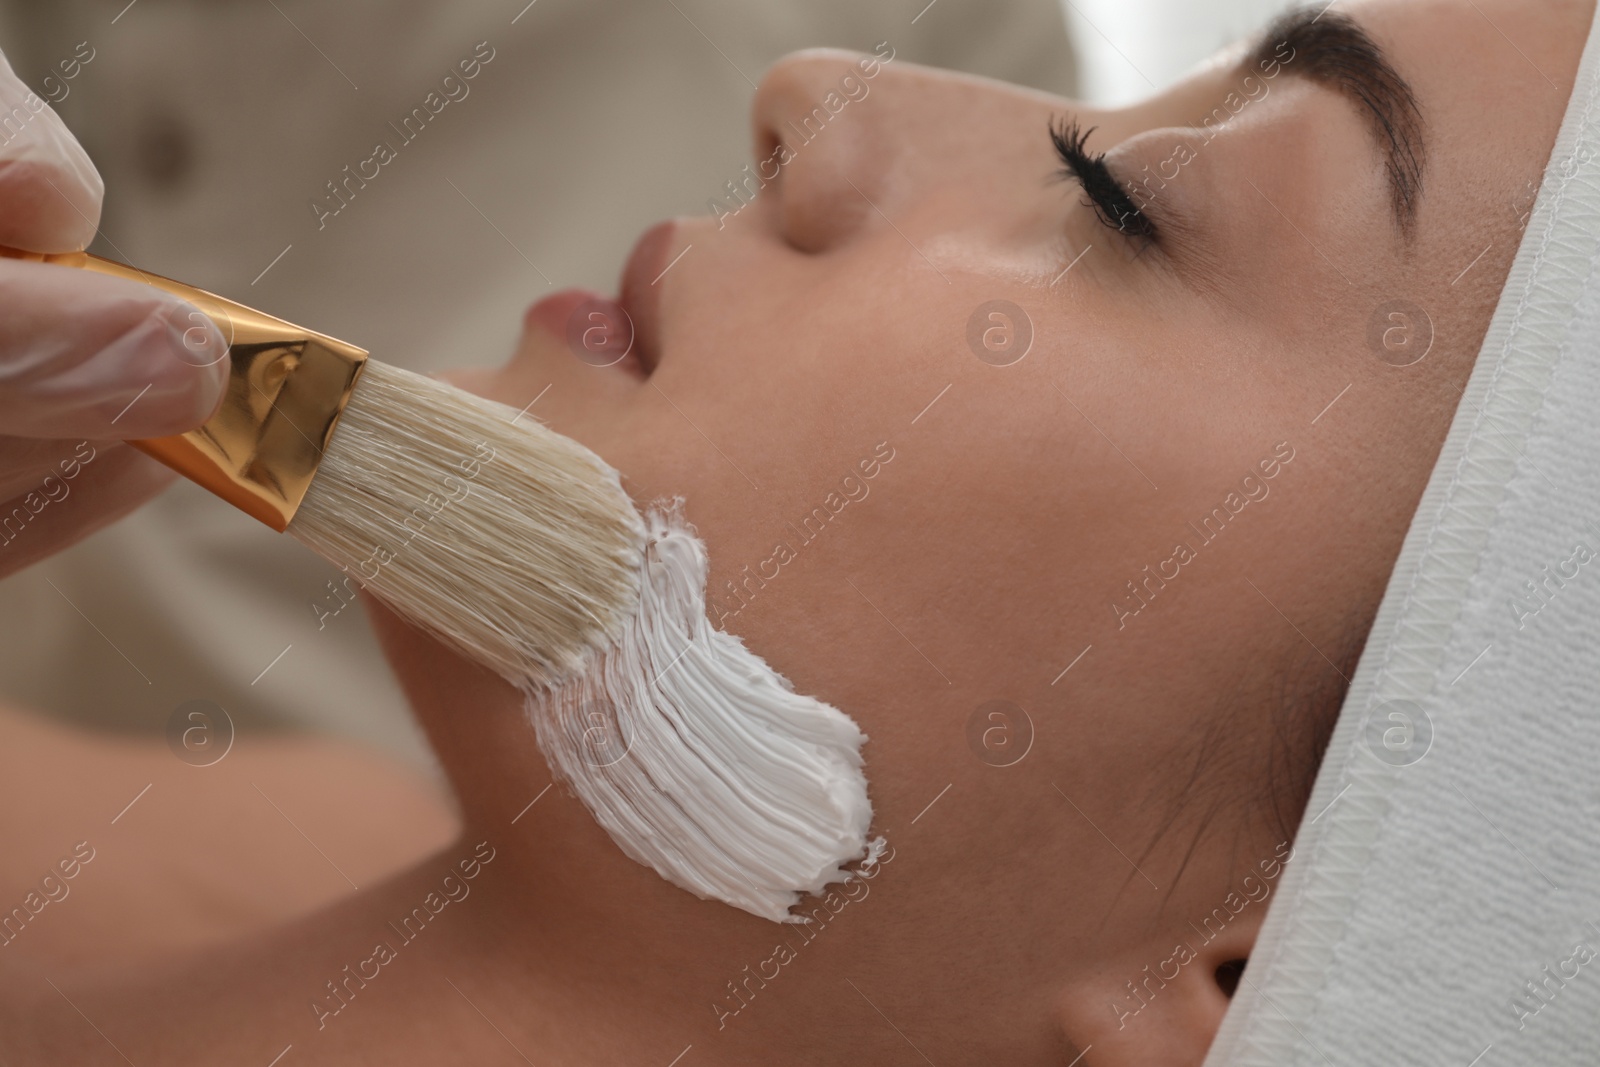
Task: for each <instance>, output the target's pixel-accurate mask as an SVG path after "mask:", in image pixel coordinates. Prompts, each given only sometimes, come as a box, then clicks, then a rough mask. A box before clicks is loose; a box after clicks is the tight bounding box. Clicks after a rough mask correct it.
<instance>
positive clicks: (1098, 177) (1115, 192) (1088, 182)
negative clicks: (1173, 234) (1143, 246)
mask: <svg viewBox="0 0 1600 1067" xmlns="http://www.w3.org/2000/svg"><path fill="white" fill-rule="evenodd" d="M1096 128H1097V127H1093V126H1091V127H1090V128H1089V129H1087V130H1085V129H1083V128H1081V127H1080V126H1079V125H1078V123H1077V121H1076V120H1075V119H1065V118H1063V119H1062V120H1061V124H1060V125H1059V126H1057V125H1056V120H1054V119H1052V120H1051V121H1050V143H1051V144H1053V145H1054V146H1055V149H1056V155H1057V156H1059V157H1060V158H1061V163H1062V168H1061V172H1060V173H1061V176H1062V177H1063V178H1067V179H1069V180H1071V181H1075V182H1077V183H1078V185H1080V186H1081V187H1082V188H1083V191H1084V194H1085V195H1087V196H1088V197H1089V204H1088V206H1089V207H1092V208H1094V213H1095V215H1096V217H1098V218H1099V219H1100V221H1101V222H1102V223H1104V224H1105V225H1106V226H1108V227H1109V228H1111V229H1113V230H1116V231H1117V232H1118V233H1121V234H1125V235H1127V236H1129V237H1144V238H1147V239H1148V240H1151V241H1155V240H1157V239H1158V235H1157V233H1156V225H1155V222H1154V221H1152V220H1151V218H1150V216H1149V215H1147V214H1145V213H1144V211H1143V210H1141V209H1140V207H1139V205H1138V204H1135V203H1134V202H1133V198H1132V197H1130V196H1129V195H1128V191H1127V190H1126V189H1124V188H1123V186H1122V183H1121V182H1119V181H1117V179H1116V178H1115V177H1114V176H1113V175H1112V173H1111V169H1110V168H1109V167H1107V166H1106V162H1105V161H1106V156H1105V153H1104V152H1101V153H1099V154H1098V155H1090V154H1089V153H1088V152H1087V151H1085V150H1084V147H1083V145H1084V142H1085V141H1087V140H1088V139H1089V135H1090V134H1091V133H1093V132H1094V131H1095V129H1096Z"/></svg>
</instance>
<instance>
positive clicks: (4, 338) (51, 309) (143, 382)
mask: <svg viewBox="0 0 1600 1067" xmlns="http://www.w3.org/2000/svg"><path fill="white" fill-rule="evenodd" d="M0 120H3V121H0V244H3V245H9V246H11V247H12V248H16V249H21V250H24V251H30V252H73V251H79V250H81V249H83V248H85V247H87V245H88V244H89V242H90V241H91V240H92V239H93V238H94V235H95V232H96V230H97V228H98V226H99V222H100V202H101V197H102V194H103V193H104V191H105V186H104V184H103V183H102V182H101V180H100V175H99V173H98V172H97V171H96V170H95V168H94V164H93V163H91V162H90V161H89V157H88V156H87V155H86V154H85V153H84V151H83V148H82V147H81V146H80V145H79V144H78V142H77V140H76V139H75V138H74V137H73V136H72V134H71V133H70V132H69V131H68V130H67V128H66V126H65V125H64V124H63V123H62V122H61V120H60V118H58V117H57V116H56V114H55V112H54V111H52V110H51V109H50V106H49V105H48V104H46V103H45V102H44V101H43V100H42V99H41V98H40V97H38V96H37V95H35V94H34V93H33V92H31V91H30V90H29V89H28V87H27V86H26V85H24V84H23V83H22V82H21V81H20V80H19V79H18V78H17V77H16V75H15V74H14V73H12V70H11V66H10V64H9V63H8V62H6V59H5V57H4V56H3V55H0ZM226 351H227V343H226V342H225V341H224V340H223V337H222V334H221V332H220V331H218V329H217V327H216V325H215V324H214V323H212V322H211V321H210V320H209V319H207V318H206V317H205V316H204V315H202V314H201V313H200V312H199V311H198V310H196V309H195V307H194V306H193V305H191V304H189V303H187V302H185V301H183V300H180V299H178V298H177V297H174V296H170V295H168V294H167V293H165V292H163V291H162V290H160V289H156V288H154V287H152V286H146V285H141V284H139V283H138V282H132V281H127V280H124V279H120V278H112V277H107V276H104V275H100V274H94V273H91V272H89V271H84V270H78V269H75V268H72V267H61V266H53V265H49V264H42V263H32V262H27V261H23V260H15V259H3V258H0V577H3V576H4V575H6V574H10V573H12V572H14V571H16V570H19V569H20V568H22V567H24V566H26V565H27V564H29V563H31V562H33V561H34V560H37V559H40V558H42V557H44V556H47V555H49V554H50V553H52V552H56V551H59V550H60V549H62V548H65V547H67V546H68V545H70V544H72V543H73V542H74V541H77V540H78V539H80V538H82V537H84V536H86V535H87V534H89V533H91V532H92V531H94V530H96V529H98V528H100V527H101V526H104V525H106V524H107V523H109V522H111V521H112V520H114V519H117V518H119V517H121V516H122V515H124V514H126V513H127V512H128V511H131V510H132V509H133V508H135V507H137V506H138V505H139V504H141V503H143V502H144V501H145V500H147V499H149V498H150V497H151V496H154V495H155V494H156V493H157V492H159V491H160V490H161V489H162V488H164V487H165V486H166V485H167V483H168V482H169V481H171V478H172V475H171V474H170V472H168V471H167V470H166V468H165V467H162V466H161V465H160V464H158V463H156V462H155V461H154V460H151V459H149V458H148V457H146V456H144V455H143V454H142V453H139V452H137V451H136V450H134V449H131V448H128V447H127V446H125V445H122V444H120V443H118V442H120V441H125V440H129V439H134V438H141V437H160V436H165V435H168V434H177V433H183V432H185V431H187V430H191V429H193V428H194V427H196V426H198V425H199V424H200V423H202V422H204V421H205V420H206V419H207V418H209V417H210V416H211V414H212V412H214V411H215V410H216V408H217V406H218V404H219V403H220V402H221V399H222V392H223V386H224V382H225V380H226V377H227V362H228V361H227V359H226V358H224V357H225V355H226Z"/></svg>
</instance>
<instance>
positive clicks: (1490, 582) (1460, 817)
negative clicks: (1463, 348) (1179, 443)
mask: <svg viewBox="0 0 1600 1067" xmlns="http://www.w3.org/2000/svg"><path fill="white" fill-rule="evenodd" d="M1596 27H1600V22H1597V23H1596ZM1596 40H1597V34H1596V33H1595V29H1594V28H1591V32H1590V36H1589V40H1588V44H1587V47H1586V48H1585V51H1584V56H1583V62H1582V65H1581V67H1580V69H1579V73H1578V80H1577V84H1576V87H1575V89H1574V91H1573V95H1572V99H1571V101H1570V103H1569V104H1568V108H1567V113H1566V117H1565V119H1564V121H1563V123H1562V126H1561V132H1560V135H1559V136H1558V137H1557V139H1556V144H1555V149H1554V151H1553V153H1552V155H1551V159H1550V163H1549V166H1548V168H1547V170H1546V174H1545V180H1544V183H1543V185H1542V187H1541V188H1540V191H1539V196H1538V199H1537V201H1536V204H1535V207H1534V210H1533V213H1532V216H1531V218H1530V220H1529V223H1528V226H1527V230H1526V233H1525V235H1524V237H1523V241H1522V247H1521V249H1520V250H1519V252H1518V254H1517V257H1516V261H1515V264H1514V266H1513V267H1512V269H1511V274H1510V277H1509V280H1508V281H1507V282H1506V286H1505V290H1504V292H1503V294H1502V295H1501V299H1500V303H1499V306H1498V308H1497V309H1496V311H1495V314H1494V318H1493V321H1492V322H1491V324H1490V327H1489V332H1488V335H1487V337H1486V338H1485V340H1484V344H1483V349H1482V351H1481V353H1480V354H1479V356H1478V361H1477V364H1476V367H1475V368H1474V370H1473V373H1472V377H1471V380H1470V383H1469V384H1468V386H1467V390H1466V392H1465V394H1464V395H1463V396H1462V399H1461V404H1460V407H1459V409H1458V410H1457V412H1456V416H1455V421H1454V423H1453V424H1452V426H1451V429H1450V433H1449V436H1448V438H1447V440H1446V442H1445V445H1444V448H1443V451H1442V452H1441V454H1440V456H1439V461H1438V464H1437V466H1436V467H1435V468H1434V471H1433V476H1432V479H1431V480H1430V482H1429V483H1428V488H1427V491H1426V493H1425V494H1424V495H1423V498H1422V502H1421V504H1420V506H1419V507H1418V509H1417V513H1416V515H1415V517H1414V518H1413V520H1412V524H1411V529H1410V532H1409V534H1408V535H1407V537H1406V541H1405V545H1404V548H1403V549H1402V551H1401V553H1400V558H1399V562H1398V564H1397V565H1396V567H1395V570H1394V574H1393V576H1392V577H1391V579H1390V581H1389V587H1388V591H1387V592H1386V594H1385V596H1384V599H1383V603H1382V606H1381V607H1380V609H1379V611H1378V615H1377V621H1376V623H1375V625H1374V627H1373V630H1372V635H1371V637H1370V639H1369V641H1368V644H1367V647H1366V651H1365V653H1364V654H1363V656H1362V659H1361V663H1360V666H1359V668H1358V670H1357V672H1356V675H1355V678H1354V680H1353V684H1352V685H1351V688H1350V692H1349V695H1348V696H1347V698H1346V700H1345V703H1344V708H1343V711H1342V712H1341V715H1340V719H1339V724H1338V727H1337V729H1336V730H1335V732H1334V735H1333V740H1332V743H1331V745H1330V746H1329V749H1328V754H1327V757H1326V759H1325V760H1324V762H1323V765H1322V768H1321V772H1320V774H1319V776H1318V778H1317V783H1316V787H1315V789H1314V791H1313V793H1312V796H1311V801H1310V804H1309V805H1308V807H1307V813H1306V821H1305V823H1304V824H1303V825H1302V826H1301V828H1300V832H1299V836H1298V838H1297V839H1296V859H1295V862H1294V863H1292V864H1290V866H1289V870H1288V872H1287V873H1286V874H1285V875H1284V881H1283V882H1282V883H1281V888H1280V891H1279V895H1278V897H1277V899H1276V901H1275V903H1274V904H1273V906H1272V908H1271V910H1270V912H1269V914H1268V917H1267V920H1266V922H1265V925H1264V926H1263V928H1262V931H1261V935H1260V938H1259V940H1258V942H1257V945H1256V948H1255V951H1254V953H1253V954H1252V955H1251V959H1250V964H1249V967H1248V969H1247V970H1246V972H1245V981H1244V982H1242V983H1241V984H1240V986H1239V990H1238V993H1237V995H1236V997H1235V999H1234V1003H1233V1004H1232V1006H1231V1007H1230V1009H1229V1011H1228V1014H1227V1016H1226V1017H1225V1019H1224V1021H1223V1025H1222V1028H1221V1030H1220V1032H1219V1033H1218V1035H1217V1039H1216V1042H1215V1044H1214V1045H1213V1047H1212V1049H1211V1053H1210V1055H1209V1057H1208V1058H1207V1059H1206V1064H1207V1067H1269V1065H1270V1067H1300V1065H1307V1067H1310V1065H1316V1067H1330V1065H1339V1067H1344V1065H1347V1064H1348V1065H1363V1067H1365V1065H1376V1064H1428V1065H1434V1064H1439V1065H1453V1067H1469V1065H1475V1067H1500V1065H1506V1064H1537V1065H1539V1067H1560V1065H1567V1064H1571V1065H1574V1067H1577V1065H1583V1067H1595V1065H1596V1064H1600V955H1596V953H1600V46H1597V44H1596ZM1580 546H1581V547H1580ZM1590 553H1595V555H1593V556H1592V557H1590V556H1589V554H1590ZM1586 557H1587V560H1586V561H1585V559H1586ZM1546 568H1548V570H1547V569H1546ZM1551 575H1554V577H1550V576H1551ZM1528 582H1532V583H1535V585H1541V584H1542V585H1543V587H1544V592H1543V593H1542V595H1541V594H1536V593H1534V592H1532V591H1531V590H1530V587H1529V586H1527V585H1525V583H1528ZM1396 716H1398V717H1396ZM1408 721H1409V724H1410V725H1409V726H1408V725H1407V723H1408Z"/></svg>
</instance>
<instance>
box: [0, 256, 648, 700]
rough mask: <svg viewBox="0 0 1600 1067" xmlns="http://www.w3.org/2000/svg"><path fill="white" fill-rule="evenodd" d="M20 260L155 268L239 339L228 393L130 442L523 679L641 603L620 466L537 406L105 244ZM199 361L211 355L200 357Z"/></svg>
mask: <svg viewBox="0 0 1600 1067" xmlns="http://www.w3.org/2000/svg"><path fill="white" fill-rule="evenodd" d="M0 255H3V256H5V257H7V258H13V259H24V260H32V261H35V262H42V263H49V264H55V265H59V266H66V267H76V268H81V269H84V270H91V271H96V272H98V273H101V274H109V275H113V276H115V277H119V278H126V279H130V280H132V281H136V282H141V283H144V284H147V285H154V286H156V287H158V288H160V289H163V290H165V291H167V292H169V293H172V294H174V295H176V296H178V297H181V298H183V299H184V300H187V301H188V302H189V303H191V304H193V305H194V306H195V307H197V308H199V309H200V311H202V312H203V313H204V314H205V315H206V316H207V317H209V318H210V319H211V320H212V321H213V322H215V323H216V324H217V326H218V328H219V329H220V330H221V331H222V334H223V337H224V338H225V339H226V340H227V343H228V349H227V351H226V353H225V354H224V353H217V354H216V355H215V356H214V357H212V356H211V355H210V354H206V357H205V358H206V361H207V362H209V361H211V359H212V358H215V359H222V358H226V359H227V360H228V361H229V373H228V382H227V388H226V393H225V396H224V399H223V401H222V406H221V408H220V409H219V410H218V411H217V413H216V414H215V415H214V416H212V417H211V418H210V419H209V420H208V421H207V422H206V423H205V424H204V425H202V426H200V427H198V428H196V429H194V430H191V431H190V432H188V433H185V434H180V435H177V436H173V437H160V438H152V439H148V440H140V441H130V442H129V444H131V445H133V446H134V447H135V448H138V449H140V450H141V451H143V452H145V453H147V454H149V455H151V456H153V457H154V458H156V459H158V460H160V461H161V462H162V463H165V464H166V465H167V466H169V467H171V468H172V469H173V470H175V471H177V472H178V473H179V474H182V475H183V476H184V477H186V478H188V479H190V480H191V481H193V482H195V483H196V484H198V485H200V486H201V487H202V488H204V489H207V490H209V491H210V492H212V493H213V494H215V495H216V496H218V497H221V498H222V499H223V500H225V501H227V502H228V503H230V504H233V505H234V506H235V507H237V508H239V510H241V511H243V512H244V513H245V514H247V515H250V516H251V517H252V518H255V519H258V520H260V521H261V522H263V523H265V524H266V525H268V526H270V527H272V528H273V529H274V530H277V531H279V532H280V533H288V534H289V535H290V536H292V537H294V538H295V539H296V540H298V541H300V542H301V543H302V544H304V545H306V546H307V547H309V548H310V549H312V550H313V551H315V552H317V553H318V554H319V555H321V556H323V557H324V558H326V559H327V560H329V561H330V562H332V563H334V564H335V565H337V566H338V567H339V568H340V569H341V570H343V571H344V572H345V573H346V574H347V575H348V576H349V578H350V579H352V580H353V581H354V583H355V584H356V586H357V587H359V588H365V589H367V590H369V591H371V592H372V593H373V594H374V595H376V596H377V597H378V598H379V599H381V600H382V601H383V602H384V603H386V604H387V605H388V606H389V607H390V608H391V609H393V610H394V611H395V612H396V613H397V614H399V615H400V616H402V617H403V618H405V619H406V620H408V621H409V622H411V623H413V624H414V625H416V626H418V627H419V628H421V629H423V630H425V631H427V632H429V633H431V634H433V635H434V636H435V637H437V638H439V639H440V640H442V641H443V642H445V643H446V644H448V645H450V646H451V647H452V648H454V649H456V650H457V651H459V652H461V653H462V654H464V655H466V656H468V657H469V658H471V659H473V660H476V661H477V662H479V663H481V664H483V665H484V666H487V667H489V668H491V669H492V670H494V671H496V672H497V673H498V674H500V675H501V676H502V677H504V678H506V679H508V680H510V681H512V682H514V683H519V684H527V683H528V682H530V681H531V682H555V681H558V680H560V679H561V678H563V677H565V676H566V675H568V674H570V673H572V672H574V671H576V670H577V669H578V668H579V667H581V666H582V664H583V663H584V662H585V661H586V660H587V658H588V655H589V653H590V651H591V650H593V649H596V648H601V647H604V646H605V645H607V644H608V643H610V642H611V641H612V640H613V639H614V638H615V637H616V636H617V635H618V634H619V633H620V632H621V630H622V628H623V626H624V624H625V623H626V622H627V621H628V619H629V618H631V617H632V615H633V614H634V613H635V612H636V611H637V608H638V603H639V568H640V562H641V558H642V551H643V544H644V536H645V535H644V524H643V522H642V520H641V518H640V516H639V514H638V512H637V511H635V509H634V506H633V503H632V501H630V500H629V499H628V495H627V493H626V492H625V491H624V490H623V488H622V484H621V482H620V481H619V479H618V476H617V472H616V471H615V470H613V469H612V468H611V467H610V466H608V465H607V464H606V463H605V462H604V461H603V460H602V459H600V457H598V456H596V455H595V454H594V453H593V452H591V451H589V450H588V449H587V448H584V447H583V446H582V445H580V444H578V443H577V442H576V441H573V440H571V439H570V438H567V437H563V436H561V435H559V434H557V433H554V432H552V431H551V430H549V429H547V428H546V427H544V426H543V425H542V424H540V423H539V422H538V421H537V420H536V419H534V418H532V417H530V416H527V415H526V414H524V413H519V412H515V411H513V410H512V409H511V408H508V407H506V406H504V405H502V404H496V403H494V402H492V401H488V400H484V399H482V398H480V397H477V396H474V395H472V394H470V393H467V392H464V391H463V390H460V389H456V388H454V387H452V386H450V385H446V384H445V383H443V382H439V381H436V380H434V379H432V378H428V377H425V376H423V375H420V374H414V373H412V372H410V371H406V370H402V369H400V368H398V367H392V366H388V365H385V364H383V363H381V362H379V361H378V360H375V359H370V358H369V357H368V354H367V352H366V351H365V350H363V349H360V348H357V347H355V346H354V345H351V344H348V343H346V342H344V341H340V340H337V339H335V338H333V337H329V336H327V335H325V334H320V333H316V332H315V331H312V330H307V329H304V328H303V327H300V326H296V325H294V324H293V323H289V322H286V321H284V320H282V319H278V318H274V317H272V316H271V315H267V314H264V313H262V312H260V311H256V310H255V309H253V308H249V307H246V306H245V305H243V304H239V303H236V302H234V301H232V300H228V299H226V298H225V297H220V296H217V295H216V294H214V293H209V292H206V291H205V290H203V289H196V288H194V287H193V286H189V285H185V284H183V283H182V282H175V281H172V280H171V279H168V278H162V277H159V276H157V275H154V274H149V273H147V272H145V271H141V270H139V269H137V268H134V267H129V266H126V265H123V264H121V263H116V262H114V261H112V260H108V259H103V258H101V257H99V256H94V255H90V254H89V253H86V252H73V253H65V254H55V255H42V254H39V253H33V252H18V251H13V250H11V249H3V248H0ZM196 362H200V360H199V359H196Z"/></svg>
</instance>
